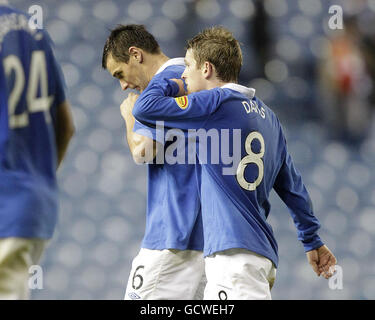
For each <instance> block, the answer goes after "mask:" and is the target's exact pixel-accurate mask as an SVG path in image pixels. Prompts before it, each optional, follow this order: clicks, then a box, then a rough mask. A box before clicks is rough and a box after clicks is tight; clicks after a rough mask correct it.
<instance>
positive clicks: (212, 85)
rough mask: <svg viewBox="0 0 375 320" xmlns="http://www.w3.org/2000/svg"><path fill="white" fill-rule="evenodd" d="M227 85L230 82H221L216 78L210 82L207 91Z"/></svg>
mask: <svg viewBox="0 0 375 320" xmlns="http://www.w3.org/2000/svg"><path fill="white" fill-rule="evenodd" d="M226 84H228V82H225V81H221V80H219V79H217V78H216V79H212V80H208V81H207V85H206V88H205V89H206V90H210V89H213V88H218V87H222V86H224V85H226Z"/></svg>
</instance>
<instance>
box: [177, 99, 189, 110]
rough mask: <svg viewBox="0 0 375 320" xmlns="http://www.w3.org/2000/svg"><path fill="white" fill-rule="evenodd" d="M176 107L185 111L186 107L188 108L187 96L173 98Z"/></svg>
mask: <svg viewBox="0 0 375 320" xmlns="http://www.w3.org/2000/svg"><path fill="white" fill-rule="evenodd" d="M174 99H175V101H176V103H177V105H178V106H179V107H180V108H181V109H186V108H187V106H188V103H189V101H188V97H187V96H183V97H178V98H174Z"/></svg>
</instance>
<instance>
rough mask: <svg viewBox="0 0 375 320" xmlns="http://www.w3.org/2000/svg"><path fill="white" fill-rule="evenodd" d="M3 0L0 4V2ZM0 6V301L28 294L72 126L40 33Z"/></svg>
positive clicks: (50, 224) (49, 230)
mask: <svg viewBox="0 0 375 320" xmlns="http://www.w3.org/2000/svg"><path fill="white" fill-rule="evenodd" d="M2 4H3V5H2ZM2 4H0V30H1V32H0V299H28V298H29V294H30V291H29V287H28V280H29V268H30V267H31V266H32V265H35V264H37V263H38V261H39V260H40V258H41V255H42V253H43V251H44V249H45V246H46V244H47V241H48V239H50V238H51V237H52V236H53V231H54V228H55V225H56V220H57V213H58V212H57V211H58V210H57V207H58V188H57V183H56V170H57V168H58V166H59V165H60V163H61V161H62V160H63V158H64V155H65V152H66V150H67V147H68V143H69V140H70V138H71V136H72V135H73V132H74V126H73V121H72V116H71V111H70V106H69V103H68V102H67V100H66V98H65V93H64V87H63V79H62V74H61V70H60V68H59V66H58V64H57V62H56V60H55V58H54V55H53V52H52V48H51V41H50V39H49V37H48V34H47V33H46V32H45V31H43V30H35V29H30V28H29V24H28V22H29V17H28V16H27V15H26V14H23V13H22V12H19V11H17V10H14V9H12V8H10V7H9V6H7V5H5V4H4V1H2Z"/></svg>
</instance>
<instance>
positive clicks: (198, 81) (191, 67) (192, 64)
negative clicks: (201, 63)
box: [181, 49, 205, 93]
mask: <svg viewBox="0 0 375 320" xmlns="http://www.w3.org/2000/svg"><path fill="white" fill-rule="evenodd" d="M185 65H186V68H185V71H184V73H183V74H182V76H181V78H182V79H184V80H185V83H186V87H187V90H188V93H191V92H197V91H201V90H204V89H205V78H204V76H203V72H202V69H201V68H200V69H198V68H197V62H196V60H195V58H194V54H193V50H192V49H189V50H187V51H186V55H185Z"/></svg>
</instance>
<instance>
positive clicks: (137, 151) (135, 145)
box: [120, 92, 160, 164]
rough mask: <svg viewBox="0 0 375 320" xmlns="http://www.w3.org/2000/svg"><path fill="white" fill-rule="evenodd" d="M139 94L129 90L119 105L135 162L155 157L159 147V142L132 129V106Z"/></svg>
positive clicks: (141, 162)
mask: <svg viewBox="0 0 375 320" xmlns="http://www.w3.org/2000/svg"><path fill="white" fill-rule="evenodd" d="M138 97H139V95H137V94H135V93H132V92H130V93H129V95H128V97H127V98H126V99H125V100H124V101H123V102H122V104H121V106H120V111H121V116H122V118H123V119H124V121H125V125H126V139H127V142H128V145H129V149H130V152H131V154H132V157H133V160H134V162H135V163H137V164H143V163H150V162H152V161H153V159H154V158H155V157H156V154H157V152H158V150H159V149H160V143H158V142H156V141H154V140H153V139H151V138H149V137H147V136H143V135H140V134H138V133H136V132H134V131H133V129H134V125H135V118H134V116H133V113H132V111H133V108H134V105H135V103H136V101H137V99H138Z"/></svg>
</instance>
